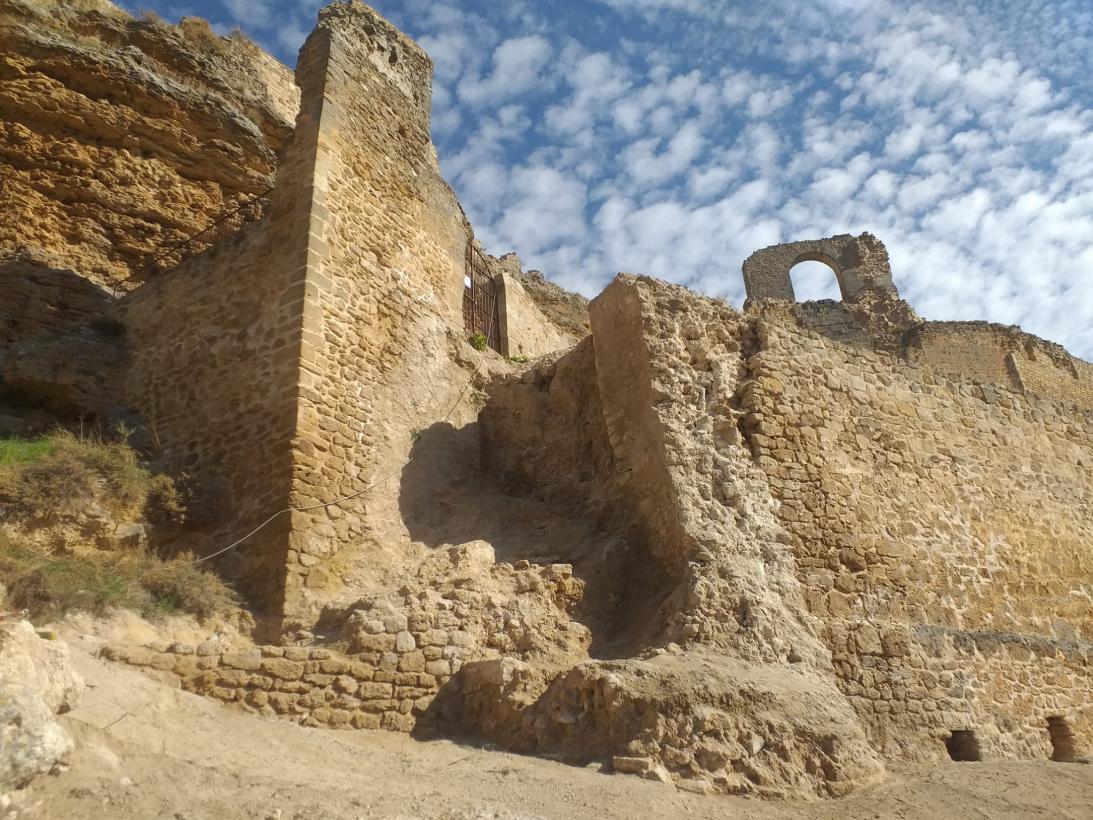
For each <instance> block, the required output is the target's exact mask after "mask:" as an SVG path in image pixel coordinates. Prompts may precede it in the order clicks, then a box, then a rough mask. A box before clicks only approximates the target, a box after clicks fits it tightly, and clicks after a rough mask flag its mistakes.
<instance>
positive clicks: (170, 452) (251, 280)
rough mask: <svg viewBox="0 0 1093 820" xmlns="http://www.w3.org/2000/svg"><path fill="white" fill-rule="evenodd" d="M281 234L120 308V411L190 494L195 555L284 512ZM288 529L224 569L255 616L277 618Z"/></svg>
mask: <svg viewBox="0 0 1093 820" xmlns="http://www.w3.org/2000/svg"><path fill="white" fill-rule="evenodd" d="M279 236H280V234H279V233H278V225H277V224H276V223H275V222H272V221H262V222H258V223H255V224H254V225H252V226H251V227H249V228H248V229H246V230H245V231H243V232H242V233H240V234H238V235H236V236H235V237H233V238H231V239H229V240H227V241H225V242H223V243H221V244H220V245H217V246H216V247H215V248H214V249H213V250H211V251H209V252H207V253H205V254H202V255H200V256H197V257H193V258H192V259H190V260H188V261H187V262H185V263H184V264H183V265H182V266H181V267H180V268H177V269H175V270H174V271H171V272H170V273H168V274H165V275H163V276H161V277H158V278H157V279H155V280H153V281H151V282H149V283H148V284H147V285H145V286H144V287H142V288H140V289H139V290H137V291H135V292H134V293H132V294H130V295H129V296H127V297H126V298H125V299H123V300H121V302H119V303H118V305H117V308H116V315H117V317H118V318H119V319H120V320H121V321H122V323H123V324H124V325H125V327H126V337H127V344H128V347H129V350H130V364H129V368H128V370H127V372H126V379H125V396H124V398H125V402H126V403H127V404H128V405H130V406H132V407H134V408H136V409H137V410H138V411H139V412H140V413H141V415H142V416H143V417H144V419H145V420H146V422H147V424H148V427H149V429H150V431H151V433H152V434H153V436H154V440H155V441H156V442H157V446H158V447H159V448H160V450H159V452H158V454H157V457H158V458H159V459H160V460H162V461H163V463H164V465H165V466H166V467H167V469H169V470H170V471H171V472H173V473H176V474H185V475H187V476H188V480H189V481H190V482H191V484H192V486H193V489H194V491H195V493H196V495H195V499H194V501H195V503H194V504H193V505H192V508H193V513H192V515H191V519H192V520H191V525H192V526H193V527H195V528H197V529H199V532H198V533H196V534H195V535H194V541H193V543H194V545H195V547H196V548H198V549H199V550H201V549H202V548H205V549H209V550H212V549H218V548H221V547H224V546H226V545H227V544H228V543H230V542H231V541H234V540H235V539H236V538H238V537H240V536H241V535H242V534H244V533H245V532H247V531H248V530H250V529H251V528H253V527H255V526H257V525H258V524H259V523H260V522H261V521H263V520H265V518H266V517H267V516H269V515H271V514H272V513H274V512H275V511H277V510H279V509H282V508H284V507H285V506H286V505H287V503H288V492H289V480H290V477H291V474H290V450H289V444H290V434H291V431H292V427H293V420H294V409H293V402H292V399H293V383H294V381H295V365H294V360H295V356H296V351H295V350H294V347H293V339H294V337H295V336H296V335H297V333H298V331H296V330H295V328H294V326H295V325H297V324H298V320H296V319H295V318H294V317H293V315H292V311H291V310H290V309H286V307H285V305H283V304H282V300H281V295H282V293H283V292H284V288H283V287H281V286H279V285H280V283H279V282H278V280H277V277H278V270H279V269H278V265H277V260H278V255H277V252H276V251H275V248H276V247H279V243H277V242H276V240H277V239H278V238H279ZM284 523H285V521H284V519H282V520H281V521H277V522H274V524H273V525H271V526H270V527H267V528H266V529H265V530H263V531H262V533H261V534H260V536H258V537H256V538H255V539H252V541H250V542H248V543H247V544H246V545H244V546H243V547H241V548H240V549H237V550H235V551H233V552H231V553H229V554H227V555H225V556H224V558H223V559H221V563H220V564H218V566H220V568H221V571H222V572H223V573H224V574H225V575H226V576H228V577H229V578H234V579H237V581H238V584H239V587H240V589H241V590H242V591H243V592H245V593H246V594H247V595H248V597H250V598H251V600H252V601H253V602H254V603H256V604H258V605H259V606H260V607H263V608H266V609H269V610H272V611H274V612H276V611H278V610H279V609H280V606H281V602H282V595H283V586H284V555H285V550H286V545H285V538H286V534H285V531H284Z"/></svg>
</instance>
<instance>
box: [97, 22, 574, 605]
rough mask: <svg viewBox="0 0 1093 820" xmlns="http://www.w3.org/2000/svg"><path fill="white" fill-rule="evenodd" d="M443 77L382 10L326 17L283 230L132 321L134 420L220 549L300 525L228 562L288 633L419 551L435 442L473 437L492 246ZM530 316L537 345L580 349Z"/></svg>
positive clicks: (284, 202) (522, 325)
mask: <svg viewBox="0 0 1093 820" xmlns="http://www.w3.org/2000/svg"><path fill="white" fill-rule="evenodd" d="M431 75H432V64H431V63H430V62H429V60H428V58H427V57H426V56H425V54H424V53H423V52H422V51H421V50H420V49H419V48H418V47H417V46H416V45H415V44H414V43H413V42H412V41H411V40H409V39H408V38H407V37H406V36H405V35H403V34H402V33H401V32H399V31H398V30H397V29H395V28H394V27H393V26H391V25H390V24H389V23H387V22H386V21H384V20H383V19H382V18H381V17H379V16H378V15H377V14H376V13H375V12H374V11H372V10H371V9H369V8H368V7H366V6H364V5H363V4H360V3H342V4H335V5H332V6H330V7H328V8H326V9H324V10H323V12H322V13H321V15H320V24H319V27H318V28H317V29H316V30H315V32H314V33H313V34H312V35H311V37H310V38H309V39H308V41H307V43H306V44H305V46H304V48H303V49H302V51H301V55H300V60H299V63H298V66H297V82H298V83H299V86H300V89H301V105H300V110H299V115H298V118H297V123H296V128H295V131H294V132H293V135H292V138H291V139H290V140H289V142H288V144H287V146H286V148H285V150H284V152H283V153H282V155H281V158H280V162H279V165H278V171H277V181H276V185H275V187H274V191H273V193H272V196H271V204H270V213H269V215H268V216H267V217H266V218H265V219H264V220H262V221H261V222H259V223H257V224H256V225H254V226H252V227H250V228H248V229H245V230H244V231H243V232H242V233H241V234H239V235H237V236H235V237H234V238H230V239H228V240H226V241H224V242H222V243H220V244H219V245H217V246H215V247H214V248H213V249H211V250H210V251H206V252H205V253H203V254H201V255H199V256H196V257H193V258H191V259H189V260H187V261H186V262H184V263H183V264H182V265H181V266H179V267H178V268H176V269H174V270H171V271H169V272H167V273H165V274H161V275H160V276H158V277H155V278H153V279H152V280H150V281H149V282H148V283H146V284H145V285H143V286H142V287H141V288H139V289H138V290H137V291H135V292H134V293H133V294H132V295H130V296H127V297H125V298H124V299H123V300H122V301H121V302H120V304H119V308H118V315H119V317H121V318H122V320H123V322H124V323H125V324H126V326H127V327H128V329H129V331H130V332H129V336H128V342H129V347H130V348H131V351H132V354H131V355H132V366H131V367H130V370H129V373H128V374H127V377H126V381H127V391H126V393H127V395H126V401H127V402H128V403H129V404H130V405H131V406H132V407H133V408H134V409H136V410H137V411H138V412H140V413H141V414H143V415H144V416H145V418H146V419H147V421H148V424H149V425H150V427H151V428H152V430H153V432H154V435H155V436H156V438H157V440H158V441H159V442H161V444H162V458H163V461H164V463H165V465H166V466H168V467H169V468H170V469H172V470H176V471H184V472H186V473H187V474H189V475H190V476H191V477H192V478H193V479H194V483H195V485H196V486H197V487H198V490H199V500H200V501H201V502H202V505H203V506H205V507H208V508H209V509H210V510H212V512H210V514H209V515H210V518H214V519H216V523H210V524H209V527H208V531H207V532H206V533H205V534H206V536H207V537H206V539H205V540H206V541H207V542H208V544H209V546H210V547H223V546H226V544H227V543H230V542H231V541H233V540H235V539H236V538H238V537H240V536H241V535H243V534H245V533H246V532H247V531H248V530H249V529H250V528H252V527H254V526H257V525H258V524H259V523H261V522H262V521H263V520H265V518H266V517H268V516H270V515H273V514H274V513H277V512H278V511H280V510H285V509H287V508H289V507H292V508H294V509H293V511H292V512H291V513H290V514H286V515H285V516H284V517H283V519H278V520H277V521H276V522H275V523H274V525H272V526H270V527H269V528H268V529H264V530H262V532H261V533H260V534H258V535H257V536H255V537H254V538H252V539H250V540H249V541H248V542H247V543H246V544H245V545H244V546H243V548H242V549H240V550H237V551H235V552H233V553H232V554H231V555H230V556H228V557H227V558H226V559H225V560H226V562H227V564H228V567H227V572H228V574H229V575H231V576H233V577H238V578H241V579H243V580H242V586H243V588H244V589H246V590H248V591H249V592H250V593H251V595H252V597H257V599H258V600H259V601H260V602H262V603H263V604H264V605H265V606H266V608H267V609H269V610H270V611H272V612H275V613H276V612H281V613H283V612H290V613H291V612H297V611H300V608H301V607H302V606H304V604H305V601H311V602H314V601H316V600H320V599H321V597H322V596H323V595H326V594H329V593H330V591H331V588H332V587H334V586H336V585H337V584H338V583H339V578H338V573H337V572H332V571H330V570H329V564H330V562H332V561H335V560H336V559H337V558H338V555H339V552H340V551H341V550H342V548H343V547H345V546H347V545H350V544H354V543H361V542H365V541H369V540H371V541H377V540H380V539H383V538H396V539H397V538H405V537H407V524H406V522H405V521H404V515H403V510H402V507H401V504H400V470H401V467H402V466H403V465H404V464H405V463H406V462H407V461H408V459H409V458H410V450H411V446H412V444H413V443H414V441H415V440H416V437H415V434H418V435H419V434H420V432H421V431H423V430H426V429H428V428H430V427H431V426H433V425H438V424H447V423H449V422H450V423H452V424H456V423H466V422H468V421H469V420H470V419H471V418H472V417H473V412H474V411H473V409H471V408H470V406H469V404H468V403H467V402H460V399H461V398H462V397H465V395H466V393H467V390H468V383H469V381H470V380H471V378H472V375H473V374H472V372H471V370H470V369H469V368H471V367H472V364H471V363H470V358H473V355H475V354H474V351H473V350H472V349H471V348H470V347H469V345H468V344H467V340H466V338H465V332H464V330H463V317H462V300H463V287H464V285H463V281H464V267H465V261H464V260H465V254H466V249H467V246H468V243H469V242H470V241H471V239H472V235H471V231H470V226H469V223H468V222H467V220H466V218H465V216H464V215H463V212H462V209H461V208H460V207H459V203H458V202H457V200H456V199H455V196H454V194H453V193H452V191H451V189H450V188H449V187H448V185H447V184H446V183H445V182H444V180H443V179H442V177H441V176H440V172H439V169H438V167H437V163H436V157H435V152H434V149H433V146H432V144H431V142H430V140H429V114H430V88H431ZM526 301H527V303H526V304H524V303H521V304H522V306H523V307H524V308H525V309H524V310H522V311H520V312H514V313H513V316H512V317H511V318H512V321H511V322H510V323H509V324H510V330H511V331H512V332H513V334H514V335H515V336H516V337H517V338H519V339H528V340H535V344H536V345H537V347H536V352H540V353H541V352H545V350H544V348H545V347H546V346H547V344H546V342H547V341H548V340H554V341H557V342H558V344H559V345H562V344H564V343H565V342H566V341H570V340H568V338H567V337H565V336H564V334H561V333H558V332H557V331H554V335H553V336H551V335H550V332H551V331H552V330H553V326H552V325H550V323H549V322H548V321H547V320H546V319H545V318H544V317H543V316H542V314H541V313H540V312H539V311H538V308H536V307H535V305H534V304H532V303H530V301H529V300H526ZM469 357H470V358H469ZM255 453H259V454H260V455H257V456H256V455H254V454H255ZM201 493H203V495H202V494H201ZM335 501H336V502H337V503H334V502H335ZM229 536H230V537H229ZM233 565H234V566H233Z"/></svg>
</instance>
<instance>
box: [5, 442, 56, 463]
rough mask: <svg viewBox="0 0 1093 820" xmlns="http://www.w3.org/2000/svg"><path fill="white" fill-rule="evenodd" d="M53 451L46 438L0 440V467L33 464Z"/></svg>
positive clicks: (52, 445)
mask: <svg viewBox="0 0 1093 820" xmlns="http://www.w3.org/2000/svg"><path fill="white" fill-rule="evenodd" d="M54 449H55V447H54V444H53V442H52V441H50V439H49V437H48V436H40V437H39V438H34V439H25V438H0V467H6V466H8V465H13V464H34V463H35V462H38V461H41V460H42V459H44V458H45V457H46V456H48V455H50V454H51V453H52V452H53V450H54Z"/></svg>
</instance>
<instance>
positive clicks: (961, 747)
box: [945, 729, 983, 763]
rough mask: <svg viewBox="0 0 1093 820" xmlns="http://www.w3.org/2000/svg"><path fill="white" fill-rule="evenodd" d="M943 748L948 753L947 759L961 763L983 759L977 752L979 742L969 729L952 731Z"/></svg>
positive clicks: (978, 751)
mask: <svg viewBox="0 0 1093 820" xmlns="http://www.w3.org/2000/svg"><path fill="white" fill-rule="evenodd" d="M945 748H946V749H947V750H948V752H949V757H951V758H952V759H953V760H956V761H959V762H962V763H963V762H967V761H972V760H982V759H983V755H982V753H981V752H980V750H979V740H978V739H977V738H976V736H975V732H973V731H972V730H971V729H954V730H953V732H952V734H951V735H949V738H948V740H946V741H945Z"/></svg>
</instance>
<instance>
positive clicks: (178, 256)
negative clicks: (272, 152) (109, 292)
mask: <svg viewBox="0 0 1093 820" xmlns="http://www.w3.org/2000/svg"><path fill="white" fill-rule="evenodd" d="M272 192H273V189H272V188H267V189H266V190H264V191H263V192H262V193H260V194H258V195H257V196H253V197H251V198H250V199H247V200H245V201H243V202H241V203H239V204H238V205H236V206H235V207H234V208H231V209H229V210H227V211H224V212H223V213H221V214H220V215H219V216H217V217H216V219H214V220H213V221H212V222H211V223H209V225H208V226H207V227H205V228H203V229H202V230H200V231H198V232H197V233H195V234H194V235H193V236H190V237H187V238H186V239H184V240H182V241H181V242H179V243H177V244H175V245H172V246H171V247H170V248H168V249H167V250H165V251H163V252H162V253H159V254H157V255H155V256H154V257H152V260H151V261H150V262H148V264H146V265H144V266H142V267H141V269H140V270H139V271H138V272H137V273H134V274H133V275H132V276H130V277H129V278H128V279H124V280H122V281H121V282H119V283H117V284H116V285H114V298H115V299H117V298H119V297H121V296H124V295H125V294H127V293H132V292H133V291H134V290H136V289H137V288H139V287H140V286H141V285H143V284H144V283H145V282H147V281H149V280H150V279H154V278H155V277H156V276H158V275H159V274H161V273H164V272H166V271H169V270H171V269H172V268H177V267H178V266H179V265H181V264H182V263H183V262H185V261H186V260H187V259H189V258H190V257H191V256H196V255H197V254H199V253H201V252H202V251H205V250H208V249H209V248H211V247H212V246H213V245H215V244H216V243H217V242H219V241H220V240H222V239H224V238H225V237H228V236H231V235H232V234H236V233H238V232H239V231H241V230H242V229H243V228H245V227H246V226H247V225H250V224H251V223H253V222H257V221H258V220H260V219H262V218H263V217H264V216H265V215H266V214H267V213H268V212H269V201H270V194H271V193H272Z"/></svg>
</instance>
